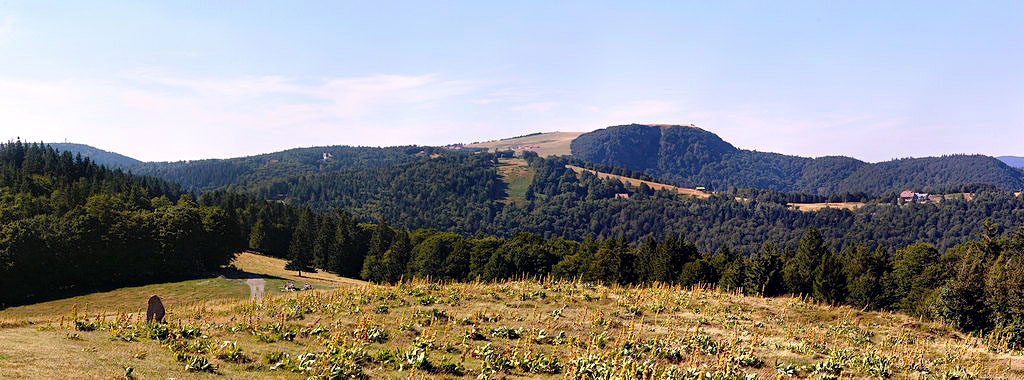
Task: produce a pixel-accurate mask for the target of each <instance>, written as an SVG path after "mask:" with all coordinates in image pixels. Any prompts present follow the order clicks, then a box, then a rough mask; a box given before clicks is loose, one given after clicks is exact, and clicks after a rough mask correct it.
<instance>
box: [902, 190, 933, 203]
mask: <svg viewBox="0 0 1024 380" xmlns="http://www.w3.org/2000/svg"><path fill="white" fill-rule="evenodd" d="M915 202H916V203H922V204H924V203H928V193H915V192H913V191H910V190H904V191H903V192H902V193H900V204H907V203H915Z"/></svg>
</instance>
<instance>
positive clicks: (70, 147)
mask: <svg viewBox="0 0 1024 380" xmlns="http://www.w3.org/2000/svg"><path fill="white" fill-rule="evenodd" d="M47 145H49V146H51V147H53V148H54V149H56V150H59V151H62V152H71V154H81V155H82V157H88V158H89V159H90V160H92V161H93V162H95V163H97V164H100V165H103V166H107V167H111V168H120V169H126V170H128V169H132V168H135V167H137V166H139V165H142V164H143V162H142V161H139V160H136V159H134V158H131V157H128V156H125V155H122V154H118V153H114V152H108V151H105V150H103V149H99V148H95V147H92V146H89V145H85V144H75V143H50V144H47Z"/></svg>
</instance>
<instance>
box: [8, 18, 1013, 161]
mask: <svg viewBox="0 0 1024 380" xmlns="http://www.w3.org/2000/svg"><path fill="white" fill-rule="evenodd" d="M628 123H673V124H689V123H693V124H696V125H697V126H699V127H701V128H703V129H706V130H708V131H711V132H714V133H717V134H718V135H719V136H721V137H722V138H723V139H725V140H726V141H729V142H731V143H733V144H734V145H736V146H738V147H741V148H746V149H755V150H760V151H773V152H780V153H786V154H795V155H802V156H811V157H817V156H823V155H847V156H853V157H856V158H860V159H863V160H867V161H883V160H888V159H892V158H900V157H920V156H930V155H941V154H953V153H982V154H989V155H1024V144H1022V143H1021V142H1024V2H1021V1H1007V2H999V1H984V2H945V1H919V2H894V1H806V2H804V1H770V2H769V1H737V2H733V1H665V2H642V1H636V2H633V1H611V2H604V1H579V2H575V1H557V2H555V1H509V2H498V1H465V2H448V1H429V2H428V1H415V2H399V1H394V2H392V1H358V2H344V1H325V2H313V1H268V2H261V1H176V2H159V1H134V2H127V1H74V2H69V1H36V0H33V1H11V0H0V140H4V141H7V140H11V139H15V138H18V137H20V138H21V139H23V140H29V141H46V142H63V141H68V142H78V143H86V144H90V145H93V146H96V147H99V148H101V149H105V150H111V151H116V152H119V153H122V154H125V155H128V156H131V157H134V158H138V159H142V160H147V161H155V160H184V159H199V158H227V157H235V156H243V155H251V154H257V153H264V152H271V151H277V150H282V149H287V148H293V147H300V146H320V145H365V146H388V145H405V144H419V145H443V144H449V143H457V142H465V143H469V142H474V141H483V140H491V139H496V138H502V137H510V136H516V135H522V134H526V133H532V132H546V131H591V130H594V129H598V128H604V127H607V126H611V125H619V124H628Z"/></svg>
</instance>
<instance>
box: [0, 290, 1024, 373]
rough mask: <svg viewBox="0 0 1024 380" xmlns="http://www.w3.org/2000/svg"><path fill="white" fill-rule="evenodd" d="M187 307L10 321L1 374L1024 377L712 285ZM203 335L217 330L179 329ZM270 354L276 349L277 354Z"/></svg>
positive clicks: (368, 295)
mask: <svg viewBox="0 0 1024 380" xmlns="http://www.w3.org/2000/svg"><path fill="white" fill-rule="evenodd" d="M174 316H175V317H174V318H173V320H172V321H171V322H170V327H171V331H172V333H171V337H170V339H167V340H165V341H163V342H162V343H161V342H158V341H156V340H152V339H149V338H148V337H146V336H145V335H138V336H136V338H137V339H132V340H134V341H132V342H126V341H124V339H123V337H125V336H135V335H131V334H133V333H136V332H145V331H148V330H146V329H145V328H143V327H141V326H139V325H138V321H137V320H133V319H130V318H124V317H121V318H120V320H119V321H115V320H116V319H118V318H111V317H108V318H105V319H104V321H105V322H102V323H99V324H98V326H97V329H96V330H95V331H79V330H76V328H75V327H74V326H75V325H74V324H72V323H65V324H64V325H63V326H59V325H55V326H53V327H52V328H43V329H36V328H31V327H22V328H16V329H7V330H0V339H2V341H3V342H4V343H5V344H3V345H0V378H11V377H74V378H111V377H115V376H118V375H120V374H122V373H123V371H124V369H123V368H124V367H126V366H130V367H132V368H133V369H134V370H135V373H136V374H137V375H138V376H140V377H142V378H148V377H161V378H168V377H174V378H202V377H212V376H213V375H207V374H202V373H195V372H186V371H185V370H184V366H183V364H181V363H178V362H176V361H175V359H174V357H173V355H171V352H172V351H174V352H178V353H188V352H191V351H190V350H191V349H190V348H188V346H192V347H200V348H201V347H208V344H214V345H219V344H220V342H222V341H233V342H237V345H238V347H240V348H241V350H242V353H243V355H244V356H245V357H247V358H249V359H252V361H251V362H247V363H235V362H230V361H228V360H224V359H217V350H212V351H208V352H205V353H204V352H202V351H201V350H200V351H195V352H194V353H193V355H196V356H201V357H203V358H206V359H207V360H209V361H210V362H211V363H213V364H214V365H215V366H216V371H217V373H219V374H220V375H222V376H221V377H224V378H268V377H290V378H306V377H310V378H316V377H317V376H322V375H325V374H328V373H329V372H328V371H334V372H333V373H334V374H335V375H338V376H341V377H345V376H355V377H360V376H369V377H373V378H451V377H463V378H469V377H480V378H504V377H512V378H541V377H545V378H573V379H584V378H586V379H603V378H638V377H640V376H642V375H643V374H644V373H646V374H647V377H646V378H652V379H653V378H672V379H698V378H705V379H711V378H714V379H745V378H761V379H776V378H790V377H793V378H814V379H820V378H830V377H829V376H830V375H831V374H835V375H839V376H841V377H842V378H844V379H849V378H883V377H889V378H910V379H926V378H936V379H941V378H986V377H987V378H1008V379H1009V378H1012V379H1017V378H1021V377H1022V376H1024V362H1022V360H1024V357H1022V356H1021V353H1019V352H1012V351H1007V350H1006V349H1005V348H1003V347H999V346H998V345H996V346H991V347H990V346H988V345H986V343H985V341H983V340H982V339H979V338H974V337H968V336H964V335H962V334H959V333H957V332H955V331H953V330H952V329H950V328H948V327H946V326H943V325H941V324H935V323H927V322H921V321H918V320H916V319H913V318H909V317H906V316H903V315H899V314H892V313H885V312H864V311H860V310H857V309H852V308H849V307H830V306H825V305H818V304H814V303H810V302H805V301H803V300H801V299H797V298H774V299H765V298H759V297H747V296H742V295H738V294H735V293H729V292H721V291H717V290H711V289H704V288H696V289H683V288H679V287H667V286H654V287H639V288H634V287H606V286H600V285H591V284H585V283H576V282H537V281H514V282H505V283H498V284H478V283H460V284H437V283H428V282H414V283H406V284H400V285H397V286H376V285H363V286H354V287H342V288H338V289H333V290H321V291H314V292H306V293H298V294H289V295H285V296H278V297H273V298H270V299H265V300H264V301H262V302H259V303H255V304H253V303H249V302H237V301H236V302H225V303H224V304H223V305H221V306H220V307H217V308H210V309H205V310H198V309H197V310H187V311H182V312H178V313H176V314H174ZM68 319H70V317H69V318H68ZM78 319H79V321H80V324H79V325H88V322H87V319H85V318H82V317H79V318H78ZM93 320H95V318H93ZM189 329H199V330H200V331H201V335H202V336H194V337H188V336H186V335H182V334H183V333H181V334H175V333H174V331H189ZM69 334H70V335H69ZM69 336H70V337H72V339H69ZM79 339H81V340H79ZM176 341H181V342H183V343H180V344H179V343H175V342H176ZM138 352H146V353H147V354H148V355H147V356H146V357H145V358H144V359H139V358H137V357H135V354H136V353H138ZM274 353H279V354H274ZM268 354H270V355H276V357H275V358H274V359H273V360H269V361H268V360H266V359H265V357H266V356H267V355H268ZM58 374H59V375H58ZM790 374H792V376H790ZM926 374H927V375H926ZM780 375H781V376H780ZM952 375H959V376H961V377H951V376H952Z"/></svg>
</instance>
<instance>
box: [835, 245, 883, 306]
mask: <svg viewBox="0 0 1024 380" xmlns="http://www.w3.org/2000/svg"><path fill="white" fill-rule="evenodd" d="M844 267H845V268H846V289H847V300H848V301H849V302H850V303H852V304H854V305H857V306H859V307H863V308H866V309H869V310H877V309H881V308H883V307H886V306H887V305H886V304H885V288H884V284H883V283H882V279H883V278H885V275H886V273H887V272H889V270H890V269H889V253H888V251H886V250H885V247H882V246H878V247H877V248H876V249H874V250H871V249H869V248H868V247H867V246H864V245H858V246H856V247H854V248H850V249H849V250H848V257H846V260H845V264H844Z"/></svg>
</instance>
